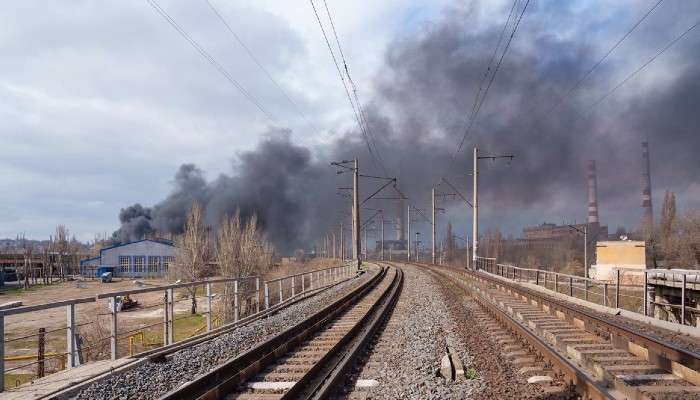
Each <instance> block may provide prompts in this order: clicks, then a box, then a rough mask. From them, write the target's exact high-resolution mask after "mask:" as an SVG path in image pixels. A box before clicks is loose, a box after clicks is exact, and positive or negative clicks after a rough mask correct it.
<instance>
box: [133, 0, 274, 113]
mask: <svg viewBox="0 0 700 400" xmlns="http://www.w3.org/2000/svg"><path fill="white" fill-rule="evenodd" d="M146 1H147V2H148V4H150V5H151V7H153V9H154V10H155V11H156V12H157V13H158V14H160V16H162V17H163V18H164V19H165V20H166V21H167V22H168V23H169V24H170V25H171V26H172V27H173V28H174V29H175V30H176V31H177V32H178V33H179V34H180V36H182V37H183V38H184V39H185V40H186V41H187V42H188V43H189V44H190V45H191V46H192V47H193V48H194V49H195V50H197V52H198V53H199V54H200V55H201V56H202V57H203V58H204V59H205V60H207V61H208V62H209V63H210V64H211V65H212V66H214V68H216V70H217V71H219V73H220V74H221V75H223V76H224V78H226V80H228V81H229V82H230V83H231V84H232V85H233V86H234V87H235V88H236V89H238V91H239V92H241V94H243V96H244V97H245V98H246V99H247V100H248V101H250V102H251V103H253V105H255V106H256V107H257V108H258V109H259V110H260V111H261V112H262V113H263V114H264V115H265V117H267V118H268V119H269V120H270V121H272V122H273V123H274V124H277V122H276V121H275V118H274V117H273V116H272V114H270V113H269V112H268V111H267V110H266V109H265V107H263V105H262V103H260V101H259V100H258V99H257V98H255V96H253V95H252V94H251V93H250V92H248V91H247V90H246V89H245V88H244V87H243V86H242V85H241V84H240V83H239V82H238V81H237V80H236V79H235V78H234V77H233V76H232V75H231V74H230V73H229V72H228V70H226V68H224V67H223V66H222V65H221V64H220V63H219V62H218V61H217V60H216V59H215V58H214V57H213V56H212V55H211V54H209V52H207V51H206V50H205V49H204V48H203V47H202V46H201V45H200V44H199V43H197V41H195V40H194V39H193V38H192V37H191V36H190V35H189V34H188V33H187V32H186V31H185V30H184V29H183V28H182V27H181V26H180V25H179V24H178V23H177V22H175V20H174V19H173V18H172V17H171V16H170V15H169V14H168V13H167V12H166V11H165V10H164V9H163V8H162V7H161V6H160V5H159V4H158V2H157V1H156V0H146Z"/></svg>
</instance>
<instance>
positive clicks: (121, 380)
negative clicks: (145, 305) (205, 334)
mask: <svg viewBox="0 0 700 400" xmlns="http://www.w3.org/2000/svg"><path fill="white" fill-rule="evenodd" d="M371 275H373V273H368V274H363V275H362V276H361V277H359V278H356V279H352V280H349V281H347V282H344V283H341V284H339V285H337V286H334V287H332V288H330V289H327V290H326V291H324V292H321V293H319V294H317V295H316V296H314V297H311V298H309V299H306V300H302V301H300V302H298V303H296V304H293V305H291V306H289V307H288V308H285V309H283V310H282V311H280V312H278V313H275V314H273V315H271V316H269V317H266V318H263V319H260V320H257V321H253V322H251V323H249V324H247V325H244V326H242V327H240V328H237V329H236V330H234V331H232V332H229V333H224V334H221V335H220V336H217V337H215V338H213V339H211V340H209V341H206V342H203V343H200V344H198V345H194V346H192V347H187V348H185V349H183V350H180V351H178V352H176V353H174V354H172V355H171V356H170V357H169V358H168V360H167V361H165V362H162V363H161V362H159V363H153V362H146V363H143V364H140V365H138V366H137V367H134V368H132V369H129V370H127V371H124V372H123V373H120V374H116V375H111V376H108V377H106V378H105V379H102V380H100V381H98V382H96V383H93V384H92V385H90V386H88V387H87V388H85V389H83V390H82V391H81V392H80V393H79V394H78V395H77V397H76V398H77V399H139V400H141V399H143V400H146V399H157V398H158V397H160V396H161V395H163V394H165V393H167V392H168V391H170V390H172V389H174V388H177V387H179V386H181V385H182V384H184V383H186V382H189V381H191V380H193V379H194V378H195V377H197V376H199V375H201V374H204V373H206V372H209V371H210V370H212V369H213V368H215V367H216V366H218V365H219V364H222V363H223V362H225V361H228V360H229V359H231V358H234V357H236V356H237V355H239V354H241V353H243V352H244V351H246V350H248V349H250V348H252V347H253V346H254V345H256V344H257V343H260V342H262V341H264V340H266V339H268V338H271V337H273V336H274V335H276V334H278V333H280V332H282V331H283V330H284V329H287V328H289V327H291V326H293V325H295V324H297V323H299V322H301V321H303V320H304V319H305V318H307V317H309V316H310V315H312V314H313V313H314V312H317V311H318V310H320V309H321V308H322V307H324V306H326V305H328V304H330V303H331V302H332V301H334V300H336V299H337V298H339V297H340V296H341V295H342V294H345V293H347V292H348V291H350V290H351V289H352V288H355V287H357V286H359V285H360V284H361V283H362V282H364V281H365V280H367V279H368V278H369V276H371Z"/></svg>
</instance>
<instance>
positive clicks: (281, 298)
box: [277, 279, 284, 303]
mask: <svg viewBox="0 0 700 400" xmlns="http://www.w3.org/2000/svg"><path fill="white" fill-rule="evenodd" d="M277 282H278V283H279V285H280V303H282V302H283V301H284V294H283V293H282V279H280V280H278V281H277Z"/></svg>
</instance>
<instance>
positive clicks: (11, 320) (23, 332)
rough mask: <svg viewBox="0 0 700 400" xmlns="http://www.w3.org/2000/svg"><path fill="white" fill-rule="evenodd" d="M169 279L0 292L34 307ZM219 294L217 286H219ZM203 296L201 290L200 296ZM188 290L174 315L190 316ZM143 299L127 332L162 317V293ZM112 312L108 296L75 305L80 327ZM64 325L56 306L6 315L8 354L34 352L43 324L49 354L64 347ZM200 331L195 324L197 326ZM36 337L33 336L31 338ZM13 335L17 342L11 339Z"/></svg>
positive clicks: (280, 269)
mask: <svg viewBox="0 0 700 400" xmlns="http://www.w3.org/2000/svg"><path fill="white" fill-rule="evenodd" d="M339 264H340V262H339V261H338V260H330V259H313V260H310V261H308V262H306V263H290V264H285V265H279V266H277V267H276V268H274V269H273V270H272V271H270V272H268V273H266V274H265V275H264V279H265V280H269V279H274V278H277V277H280V276H285V275H290V274H295V273H300V272H305V271H311V270H315V269H321V268H327V267H330V266H332V265H339ZM168 283H169V282H168V281H167V280H165V279H139V280H138V281H135V280H130V279H117V280H115V281H114V282H111V283H102V282H100V281H99V280H96V279H95V280H93V279H86V280H75V281H69V282H62V283H54V284H52V285H46V286H44V285H38V286H34V287H32V288H31V289H30V290H26V291H25V290H17V289H14V290H9V291H5V292H3V291H0V304H1V303H6V302H11V301H18V300H19V301H22V304H23V305H35V304H44V303H52V302H58V301H62V300H68V299H74V298H84V297H94V296H96V295H97V294H101V293H108V292H115V291H123V290H129V289H138V288H143V287H148V286H154V287H155V286H161V285H166V284H168ZM214 291H215V292H216V291H217V289H216V288H215V289H214ZM199 295H200V294H199V293H198V296H199ZM185 297H186V293H185V292H184V290H183V291H181V293H176V299H180V301H177V302H176V303H175V312H176V314H187V313H188V310H189V309H190V304H191V303H190V301H189V300H187V299H184V298H185ZM132 298H133V299H134V300H137V301H138V302H139V307H138V308H137V309H135V310H130V311H128V312H123V313H120V314H119V331H120V332H122V331H127V330H129V329H130V328H131V327H138V326H139V325H145V324H148V323H157V322H159V321H161V320H162V318H163V307H162V303H163V292H162V291H154V292H150V293H141V294H138V295H135V296H133V297H132ZM108 313H109V309H108V301H107V300H106V299H104V300H100V301H99V302H94V303H86V304H78V305H76V324H78V326H79V331H80V325H83V324H88V323H90V322H94V321H96V320H98V319H106V318H107V314H108ZM65 326H66V307H57V308H53V309H48V310H42V311H36V312H31V313H26V314H21V315H13V316H8V317H6V319H5V339H6V341H7V340H11V341H10V342H7V343H6V355H7V356H15V355H26V354H31V353H33V354H36V348H37V337H36V333H37V332H38V330H39V328H45V329H46V331H47V332H48V333H47V337H46V343H47V349H46V351H47V352H50V351H64V348H65V329H64V328H65ZM194 329H196V328H194ZM29 335H34V336H32V337H27V338H24V337H26V336H29ZM13 339H15V340H13Z"/></svg>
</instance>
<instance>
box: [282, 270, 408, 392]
mask: <svg viewBox="0 0 700 400" xmlns="http://www.w3.org/2000/svg"><path fill="white" fill-rule="evenodd" d="M402 285H403V271H401V270H400V269H399V268H396V274H395V275H394V279H393V281H392V283H391V284H390V285H389V286H388V287H387V288H386V290H385V291H384V292H383V293H382V295H381V296H380V297H379V299H377V301H375V302H374V304H372V307H370V309H369V311H368V312H367V313H366V314H365V315H364V317H363V318H362V319H361V320H359V321H358V322H357V324H356V325H355V326H353V328H352V329H351V330H350V331H348V332H347V333H346V335H345V336H344V337H343V339H342V340H341V341H339V342H338V343H337V344H336V346H335V347H334V348H333V349H331V350H330V351H329V352H328V353H327V354H326V355H325V356H324V357H323V358H322V359H321V360H319V361H318V362H317V363H316V364H315V365H314V366H313V367H312V369H311V370H309V371H308V372H307V373H306V374H305V375H304V376H303V377H302V378H301V379H299V380H298V381H297V383H296V384H295V385H294V386H293V387H292V388H290V389H289V390H288V391H287V392H286V393H285V394H284V395H283V396H282V397H281V398H280V400H288V399H304V400H310V399H326V398H328V397H329V396H330V395H331V394H332V393H333V391H334V390H335V389H337V387H336V386H335V385H336V384H337V383H338V382H340V380H341V379H344V378H345V377H346V375H345V373H346V372H347V370H348V369H349V368H350V366H351V365H352V361H354V360H355V358H356V357H357V356H358V355H359V354H360V352H361V350H362V349H364V348H365V346H366V344H367V342H368V341H369V339H370V338H371V337H372V336H373V334H374V332H375V331H376V330H377V328H378V327H379V325H380V323H381V322H382V321H383V320H384V318H386V316H387V315H388V313H389V311H391V309H393V306H394V305H395V304H396V301H397V299H398V297H399V296H398V295H399V293H400V292H401V287H402ZM387 299H388V300H387ZM385 300H387V301H385ZM378 308H379V309H380V310H379V311H377V309H378ZM368 321H369V322H368ZM364 327H367V329H366V330H365V331H364V332H362V334H361V336H360V338H359V339H358V340H356V342H355V344H354V345H353V346H352V348H351V349H350V350H349V351H347V352H346V353H345V354H344V355H343V357H338V355H339V354H341V353H342V351H343V349H345V348H346V347H347V343H348V342H350V341H351V340H353V339H355V337H356V336H357V334H358V332H359V331H360V330H361V329H362V328H364ZM333 361H335V362H333ZM329 362H330V363H331V364H333V365H331V366H330V368H329V366H328V363H329ZM321 370H323V371H321Z"/></svg>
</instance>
